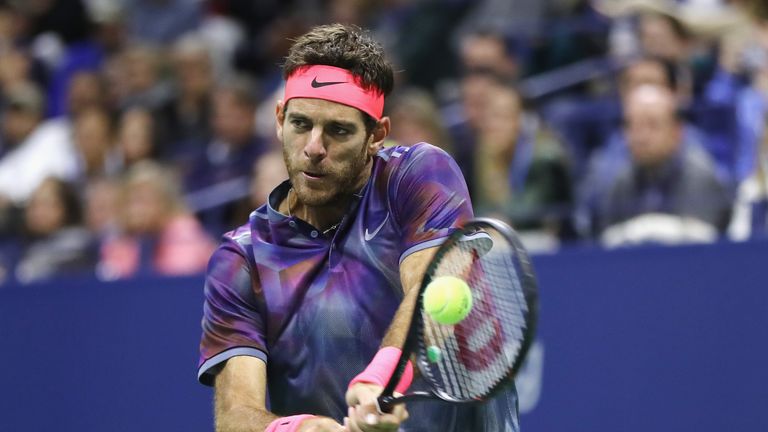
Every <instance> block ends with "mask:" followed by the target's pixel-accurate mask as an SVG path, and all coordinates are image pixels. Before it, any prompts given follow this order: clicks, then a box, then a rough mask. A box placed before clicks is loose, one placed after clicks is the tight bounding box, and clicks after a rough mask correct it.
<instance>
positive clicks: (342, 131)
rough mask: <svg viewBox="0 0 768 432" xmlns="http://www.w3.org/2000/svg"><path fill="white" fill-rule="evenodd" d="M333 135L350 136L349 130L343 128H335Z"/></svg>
mask: <svg viewBox="0 0 768 432" xmlns="http://www.w3.org/2000/svg"><path fill="white" fill-rule="evenodd" d="M333 134H334V135H349V130H348V129H345V128H343V127H338V126H337V127H334V128H333Z"/></svg>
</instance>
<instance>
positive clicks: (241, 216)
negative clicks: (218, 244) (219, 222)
mask: <svg viewBox="0 0 768 432" xmlns="http://www.w3.org/2000/svg"><path fill="white" fill-rule="evenodd" d="M287 178H288V171H286V169H285V162H284V161H283V152H282V151H280V150H277V149H275V150H271V151H269V152H268V153H264V154H263V155H261V157H259V158H258V159H257V160H256V162H255V163H254V164H253V175H252V177H251V184H250V188H249V191H248V196H247V197H245V198H244V199H242V200H239V201H238V203H237V205H236V209H237V210H236V211H235V212H234V214H233V218H232V220H231V221H229V225H231V226H233V227H234V226H239V225H242V224H243V223H245V221H247V220H248V218H249V215H250V214H251V212H252V211H253V210H255V209H257V208H259V207H261V206H263V205H264V204H265V203H266V202H267V200H268V199H269V194H270V192H272V190H273V189H275V188H276V187H277V186H278V185H279V184H280V183H282V181H283V180H285V179H287Z"/></svg>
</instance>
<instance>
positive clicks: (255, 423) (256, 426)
mask: <svg viewBox="0 0 768 432" xmlns="http://www.w3.org/2000/svg"><path fill="white" fill-rule="evenodd" d="M277 418H278V417H277V416H276V415H274V414H272V413H270V412H269V411H266V410H261V409H257V408H251V407H244V406H239V407H231V408H228V409H224V408H221V407H220V406H219V404H218V403H217V404H216V418H215V424H216V432H263V431H264V430H266V429H267V427H268V426H269V424H270V423H272V421H274V420H275V419H277Z"/></svg>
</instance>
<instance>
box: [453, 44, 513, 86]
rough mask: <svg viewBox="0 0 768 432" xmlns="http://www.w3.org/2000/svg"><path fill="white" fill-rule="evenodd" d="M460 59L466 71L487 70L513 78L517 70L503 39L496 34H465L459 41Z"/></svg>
mask: <svg viewBox="0 0 768 432" xmlns="http://www.w3.org/2000/svg"><path fill="white" fill-rule="evenodd" d="M461 61H462V65H463V67H464V69H465V70H467V71H473V70H488V71H493V72H494V73H496V74H498V75H499V76H502V77H505V78H515V77H516V76H517V72H518V70H517V69H518V66H517V63H516V62H515V61H514V59H513V58H512V57H511V56H510V55H509V54H508V53H507V47H506V44H505V42H504V40H503V39H502V37H501V36H497V35H477V34H474V35H470V36H467V37H466V38H465V39H464V40H463V41H462V43H461Z"/></svg>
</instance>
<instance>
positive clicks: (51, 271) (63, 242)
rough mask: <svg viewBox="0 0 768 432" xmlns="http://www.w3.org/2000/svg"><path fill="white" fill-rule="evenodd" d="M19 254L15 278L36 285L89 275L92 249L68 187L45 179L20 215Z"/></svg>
mask: <svg viewBox="0 0 768 432" xmlns="http://www.w3.org/2000/svg"><path fill="white" fill-rule="evenodd" d="M24 228H25V230H24V231H25V237H24V239H23V241H22V243H23V252H22V255H21V260H20V261H19V263H18V265H17V266H16V271H15V275H16V279H17V280H18V281H19V282H22V283H29V282H36V281H41V280H46V279H52V278H54V277H58V276H62V275H66V274H70V275H76V274H87V273H90V272H93V269H94V266H95V264H96V260H97V253H96V247H95V244H94V243H93V238H92V237H91V235H90V234H89V233H88V230H86V229H85V227H83V217H82V204H81V203H80V198H79V197H78V195H77V192H76V190H75V189H74V187H73V186H72V185H71V184H68V183H65V182H63V181H61V180H58V179H56V178H53V177H49V178H47V179H45V180H44V181H43V182H42V183H41V184H40V185H39V186H38V187H37V188H36V189H35V191H34V193H33V194H32V196H31V198H30V200H29V204H28V205H27V207H26V209H25V212H24Z"/></svg>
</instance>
